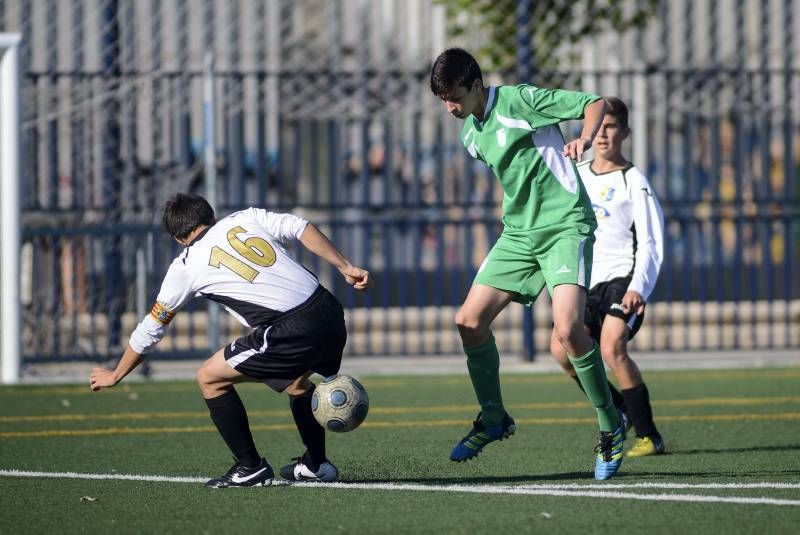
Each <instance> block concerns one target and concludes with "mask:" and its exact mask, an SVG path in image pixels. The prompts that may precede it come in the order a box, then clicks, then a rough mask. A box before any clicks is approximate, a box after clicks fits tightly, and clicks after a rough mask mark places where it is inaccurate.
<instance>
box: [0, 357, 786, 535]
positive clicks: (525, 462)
mask: <svg viewBox="0 0 800 535" xmlns="http://www.w3.org/2000/svg"><path fill="white" fill-rule="evenodd" d="M361 379H362V382H363V383H364V385H365V386H366V388H367V390H368V391H369V394H370V400H371V407H370V415H369V417H368V418H367V421H366V422H365V424H364V425H363V426H362V427H361V428H359V429H358V430H356V431H354V432H352V433H347V434H341V435H333V434H329V435H328V452H329V457H330V458H331V460H332V461H333V462H334V463H335V464H337V465H338V467H339V469H340V472H341V476H342V482H343V484H341V485H336V486H330V485H328V486H326V485H296V486H289V485H273V486H272V487H268V488H262V487H259V488H251V489H225V490H209V489H206V488H204V487H203V485H202V483H201V482H200V481H201V480H202V479H203V478H207V477H210V476H216V475H219V474H220V473H222V472H224V471H225V470H226V469H227V468H228V467H229V466H230V464H231V459H230V455H229V453H228V451H227V448H226V447H225V446H224V444H223V442H222V440H221V438H219V436H218V435H217V433H216V431H215V430H214V428H213V426H212V424H211V422H210V420H209V418H208V414H207V410H206V408H205V405H204V403H203V401H202V399H201V397H200V395H199V393H198V391H197V388H196V386H195V385H194V384H193V383H190V382H171V383H133V382H132V383H128V384H123V385H120V386H119V387H117V388H116V389H112V390H109V391H104V392H100V393H91V392H89V389H88V386H85V385H81V386H22V387H4V388H1V389H0V496H2V507H1V508H0V532H1V533H9V534H10V533H44V532H57V533H75V532H90V531H94V532H101V533H103V532H110V531H112V530H113V531H114V532H115V533H125V532H128V533H142V532H145V533H155V532H178V531H181V532H186V533H219V532H221V531H222V532H225V533H239V532H245V531H249V532H256V533H262V532H263V533H309V532H317V533H324V532H345V533H412V532H413V533H419V532H427V533H433V532H436V533H476V532H482V531H483V532H485V531H486V530H490V531H491V532H496V533H507V532H511V531H512V530H513V531H515V532H543V531H544V530H548V531H549V532H556V533H578V532H583V533H587V532H597V533H606V534H609V533H617V532H631V531H637V532H642V533H647V534H648V535H649V534H652V533H685V532H693V533H704V534H708V533H726V534H729V533H770V534H773V533H797V532H798V526H800V369H797V368H793V369H757V370H730V371H723V370H714V371H670V372H651V373H648V374H647V379H648V385H649V388H650V392H651V396H652V398H653V405H654V411H655V415H656V423H657V424H658V425H659V427H660V429H661V432H662V434H663V435H664V438H665V440H666V443H667V448H668V454H667V455H663V456H658V457H651V458H643V459H634V460H626V461H625V462H624V463H623V465H622V469H621V471H620V473H619V474H618V475H617V476H616V477H615V478H613V479H612V480H610V481H608V482H602V483H601V482H595V481H594V479H593V477H592V472H591V470H592V466H593V456H592V451H591V450H592V447H593V446H594V443H595V439H596V423H595V418H594V411H593V410H592V409H591V408H590V407H589V405H588V402H586V401H585V400H584V399H582V398H581V394H580V392H579V391H578V389H577V388H576V387H575V386H574V384H573V383H572V382H571V381H570V380H569V379H567V378H566V377H563V376H561V375H506V376H504V382H503V384H504V392H505V402H506V405H507V407H508V409H509V412H511V414H512V415H513V416H514V417H515V419H516V420H517V424H518V431H517V434H516V435H515V436H514V437H512V439H511V440H508V441H504V442H501V443H498V444H492V445H490V446H489V447H487V449H486V450H485V451H484V453H483V454H482V455H481V456H480V457H479V458H478V459H477V460H474V461H471V462H469V463H463V464H455V463H452V462H450V461H449V460H448V455H449V452H450V449H451V447H452V446H453V444H454V443H455V442H456V441H457V440H458V439H459V438H460V437H461V436H462V435H463V434H464V433H465V432H466V431H467V430H468V428H469V425H470V422H471V419H472V418H473V417H474V415H475V412H476V407H475V403H474V400H473V394H472V389H471V387H470V385H469V380H468V379H467V377H466V376H422V377H416V376H403V377H362V378H361ZM239 391H240V392H241V394H242V397H243V399H244V401H245V405H246V406H247V407H248V409H249V411H250V423H251V425H252V427H253V430H254V435H255V438H256V443H257V445H258V446H259V448H260V450H261V453H262V454H264V455H266V456H267V457H268V458H269V459H270V461H271V462H272V463H273V465H275V466H276V468H277V467H280V466H281V465H282V464H285V463H286V462H288V461H289V460H290V458H291V457H293V456H296V455H299V454H300V453H301V452H302V445H301V443H300V439H299V437H298V436H297V433H296V431H295V429H294V425H293V423H292V420H291V415H290V413H289V409H288V403H287V398H286V397H285V396H282V395H278V394H275V393H273V392H272V391H270V390H268V389H267V388H266V387H260V386H258V385H246V386H243V387H240V388H239ZM25 472H34V473H43V474H44V473H46V474H48V475H47V476H45V475H40V476H36V477H26V476H24V475H23V473H25ZM85 474H95V475H96V476H97V479H87V478H85ZM124 474H130V475H134V476H142V477H138V478H134V479H120V475H124ZM79 476H82V477H83V478H79ZM144 476H152V477H151V478H150V479H149V480H148V479H147V478H145V477H144ZM115 478H116V479H115ZM614 530H616V531H614Z"/></svg>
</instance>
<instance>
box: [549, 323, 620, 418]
mask: <svg viewBox="0 0 800 535" xmlns="http://www.w3.org/2000/svg"><path fill="white" fill-rule="evenodd" d="M586 334H589V333H588V332H587V333H586ZM601 353H602V351H601ZM550 354H552V355H553V358H554V359H555V361H556V362H557V363H558V365H559V366H561V369H563V370H564V372H565V373H566V374H567V375H569V376H570V377H571V378H572V380H573V381H575V384H577V385H578V388H580V389H581V392H583V393H584V394H585V393H586V392H585V391H584V390H583V385H582V384H581V380H580V379H579V378H578V374H577V373H576V372H575V368H573V367H572V363H571V362H570V361H569V357H567V350H566V349H564V346H562V345H561V343H560V342H559V341H558V339H557V338H556V336H555V331H553V332H552V333H551V334H550ZM603 360H605V357H604V359H603ZM608 389H609V391H610V392H611V400H612V401H613V402H614V406H615V407H616V408H617V410H618V411H619V412H620V416H621V418H622V419H623V420H624V422H625V427H626V431H627V428H628V427H630V424H629V423H628V418H627V412H626V410H625V400H624V398H623V395H622V393H621V392H620V391H619V390H617V388H616V387H615V386H614V385H613V384H611V381H608Z"/></svg>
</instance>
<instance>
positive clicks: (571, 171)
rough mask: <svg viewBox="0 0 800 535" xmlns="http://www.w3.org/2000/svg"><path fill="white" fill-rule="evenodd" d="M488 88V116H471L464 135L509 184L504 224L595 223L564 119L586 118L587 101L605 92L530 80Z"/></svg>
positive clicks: (530, 226) (506, 185)
mask: <svg viewBox="0 0 800 535" xmlns="http://www.w3.org/2000/svg"><path fill="white" fill-rule="evenodd" d="M488 89H489V97H488V100H487V103H486V112H485V114H484V116H483V120H478V119H477V118H476V117H475V116H474V115H471V116H470V117H468V118H467V119H466V120H465V121H464V127H463V128H462V131H461V139H462V141H463V143H464V146H465V147H466V148H467V151H468V152H469V153H470V155H471V156H472V157H473V158H477V159H479V160H481V161H483V162H485V163H486V164H487V165H488V166H489V167H490V168H491V169H492V171H493V172H494V174H495V175H496V176H497V178H498V179H499V180H500V184H501V185H502V186H503V191H504V196H503V224H504V225H505V226H506V227H509V228H514V229H535V228H543V227H547V226H549V225H550V224H552V223H554V222H561V223H563V222H564V221H581V222H592V221H593V219H594V217H593V214H592V209H591V203H590V202H589V198H588V196H587V195H586V191H585V190H584V188H583V186H582V185H581V183H580V180H578V174H577V172H576V170H575V164H574V162H573V161H572V160H571V159H570V158H568V157H566V156H563V155H562V152H563V149H564V137H563V136H562V135H561V130H559V128H558V123H560V122H562V121H566V120H571V119H582V118H583V111H584V109H585V108H586V106H587V105H588V104H590V103H591V102H594V101H595V100H598V99H599V98H600V97H598V96H597V95H591V94H587V93H579V92H576V91H566V90H562V89H543V88H538V87H535V86H532V85H525V84H523V85H518V86H499V87H493V86H492V87H489V88H488ZM591 224H592V226H594V223H593V222H592V223H591Z"/></svg>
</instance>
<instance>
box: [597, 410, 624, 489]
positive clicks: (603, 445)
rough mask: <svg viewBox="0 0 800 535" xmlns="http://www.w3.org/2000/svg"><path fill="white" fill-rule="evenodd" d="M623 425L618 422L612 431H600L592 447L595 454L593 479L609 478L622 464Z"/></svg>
mask: <svg viewBox="0 0 800 535" xmlns="http://www.w3.org/2000/svg"><path fill="white" fill-rule="evenodd" d="M624 425H625V424H623V423H622V422H620V424H619V425H618V426H617V428H616V429H615V430H614V432H613V433H609V432H608V431H600V440H599V442H598V444H597V446H595V448H594V451H595V453H596V454H597V456H596V458H595V461H594V478H595V479H598V480H600V481H602V480H604V479H609V478H610V477H611V476H613V475H614V474H616V473H617V470H619V467H620V465H621V464H622V442H623V441H624V440H625V439H624V433H625V431H624Z"/></svg>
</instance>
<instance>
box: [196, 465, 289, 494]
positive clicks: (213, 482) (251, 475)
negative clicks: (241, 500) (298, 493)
mask: <svg viewBox="0 0 800 535" xmlns="http://www.w3.org/2000/svg"><path fill="white" fill-rule="evenodd" d="M274 478H275V471H274V470H273V469H272V466H271V465H270V464H269V462H267V460H266V459H261V462H260V463H258V466H256V467H255V468H247V467H246V466H243V465H241V464H239V463H238V462H237V463H236V464H234V465H233V466H231V468H230V470H228V471H227V472H225V474H223V475H221V476H220V477H215V478H214V479H209V480H208V481H206V487H208V488H212V489H224V488H227V487H255V486H264V487H268V486H270V485H272V480H273V479H274Z"/></svg>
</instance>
